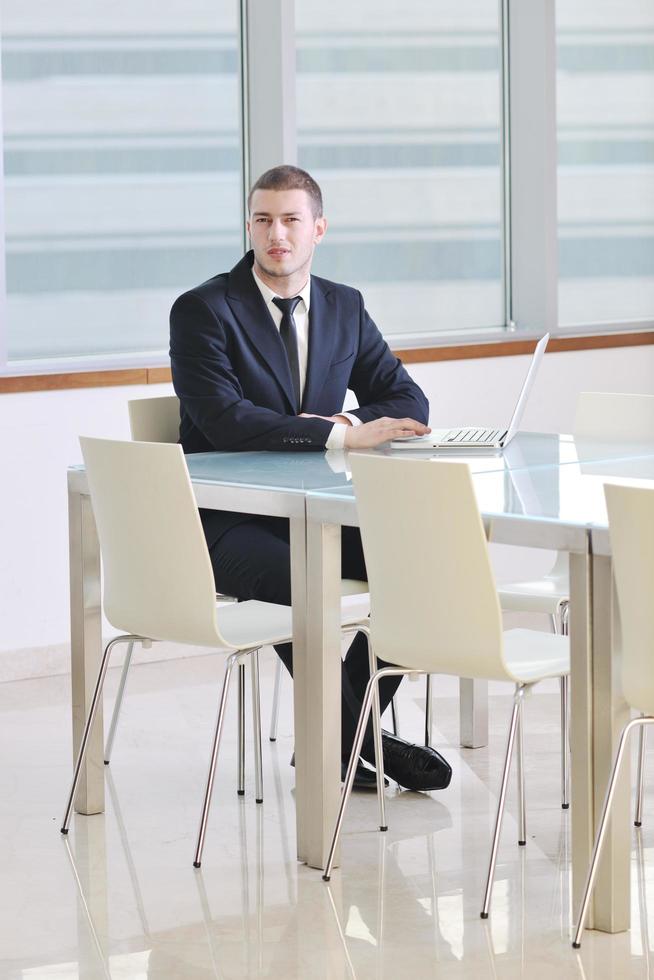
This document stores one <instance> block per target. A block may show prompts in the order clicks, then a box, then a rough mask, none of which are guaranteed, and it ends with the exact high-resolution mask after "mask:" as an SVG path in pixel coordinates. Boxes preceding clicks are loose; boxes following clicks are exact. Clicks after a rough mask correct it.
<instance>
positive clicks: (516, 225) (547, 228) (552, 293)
mask: <svg viewBox="0 0 654 980" xmlns="http://www.w3.org/2000/svg"><path fill="white" fill-rule="evenodd" d="M507 12H508V25H507V27H508V33H507V39H508V61H509V68H510V87H509V125H510V134H511V136H510V149H509V152H510V168H509V172H510V182H509V186H510V221H511V229H510V235H511V311H512V319H513V320H514V322H515V324H516V328H517V330H521V329H526V330H530V331H535V332H541V333H542V332H544V331H546V330H556V328H557V326H558V228H557V143H556V135H557V134H556V29H555V28H556V25H555V4H554V3H552V2H551V0H530V2H529V3H528V4H526V3H525V2H524V0H507Z"/></svg>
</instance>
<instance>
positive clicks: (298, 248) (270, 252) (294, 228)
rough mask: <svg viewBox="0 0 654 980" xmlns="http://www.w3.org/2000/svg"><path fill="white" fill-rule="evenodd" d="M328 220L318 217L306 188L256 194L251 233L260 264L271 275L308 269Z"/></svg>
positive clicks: (252, 210)
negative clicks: (303, 189)
mask: <svg viewBox="0 0 654 980" xmlns="http://www.w3.org/2000/svg"><path fill="white" fill-rule="evenodd" d="M326 228H327V222H326V221H325V219H324V218H314V216H313V211H312V210H311V199H310V197H309V195H308V194H307V192H306V191H302V190H291V191H264V190H257V191H255V192H254V194H253V195H252V201H251V204H250V220H249V221H248V223H247V229H248V235H249V236H250V242H251V244H252V248H253V250H254V259H255V263H256V264H257V266H258V267H259V268H260V269H262V270H263V271H264V272H265V273H267V274H268V275H269V276H273V277H275V278H276V277H287V276H292V275H294V274H295V273H299V272H301V271H304V270H306V275H307V276H308V275H309V271H310V268H311V259H312V258H313V250H314V248H315V247H316V245H317V244H318V242H319V241H320V239H321V238H322V236H323V235H324V234H325V230H326Z"/></svg>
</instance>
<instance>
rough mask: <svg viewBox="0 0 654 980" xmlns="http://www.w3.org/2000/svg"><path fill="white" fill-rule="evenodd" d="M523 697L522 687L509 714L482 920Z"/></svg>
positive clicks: (485, 916)
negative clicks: (509, 722)
mask: <svg viewBox="0 0 654 980" xmlns="http://www.w3.org/2000/svg"><path fill="white" fill-rule="evenodd" d="M523 696H524V687H518V688H517V689H516V692H515V695H514V698H513V711H512V712H511V725H510V727H509V738H508V741H507V746H506V756H505V758H504V770H503V772H502V784H501V786H500V797H499V800H498V803H497V816H496V818H495V830H494V831H493V843H492V846H491V856H490V862H489V865H488V878H487V879H486V890H485V892H484V904H483V905H482V909H481V917H482V919H487V918H488V910H489V908H490V900H491V892H492V890H493V879H494V877H495V865H496V864H497V850H498V847H499V843H500V832H501V830H502V819H503V817H504V806H505V804H506V789H507V786H508V782H509V771H510V769H511V757H512V755H513V746H514V744H515V737H516V731H517V728H518V723H519V719H520V702H521V701H522V698H523Z"/></svg>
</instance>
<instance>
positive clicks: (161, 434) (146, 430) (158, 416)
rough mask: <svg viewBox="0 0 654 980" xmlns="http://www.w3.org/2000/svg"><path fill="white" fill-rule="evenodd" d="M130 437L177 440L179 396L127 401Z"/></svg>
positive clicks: (156, 440)
mask: <svg viewBox="0 0 654 980" xmlns="http://www.w3.org/2000/svg"><path fill="white" fill-rule="evenodd" d="M127 408H128V410H129V425H130V429H131V432H132V439H134V440H135V441H136V442H177V441H178V440H179V398H178V397H177V395H164V396H162V397H161V398H134V399H132V401H129V402H128V403H127Z"/></svg>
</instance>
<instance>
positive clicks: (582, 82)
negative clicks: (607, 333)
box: [556, 0, 654, 325]
mask: <svg viewBox="0 0 654 980" xmlns="http://www.w3.org/2000/svg"><path fill="white" fill-rule="evenodd" d="M556 12H557V48H558V106H557V109H558V143H559V177H558V214H559V275H560V280H559V320H560V323H561V324H562V325H574V324H580V323H589V322H591V323H592V322H601V321H606V322H618V323H624V322H625V321H634V320H636V321H637V320H640V319H650V320H651V319H652V318H653V317H654V4H652V0H604V2H603V3H601V4H597V3H592V2H590V0H559V2H558V3H557V8H556Z"/></svg>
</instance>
